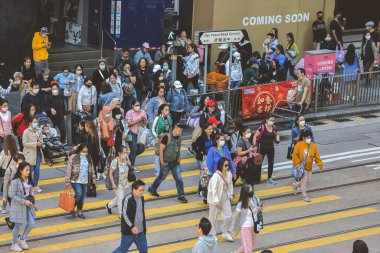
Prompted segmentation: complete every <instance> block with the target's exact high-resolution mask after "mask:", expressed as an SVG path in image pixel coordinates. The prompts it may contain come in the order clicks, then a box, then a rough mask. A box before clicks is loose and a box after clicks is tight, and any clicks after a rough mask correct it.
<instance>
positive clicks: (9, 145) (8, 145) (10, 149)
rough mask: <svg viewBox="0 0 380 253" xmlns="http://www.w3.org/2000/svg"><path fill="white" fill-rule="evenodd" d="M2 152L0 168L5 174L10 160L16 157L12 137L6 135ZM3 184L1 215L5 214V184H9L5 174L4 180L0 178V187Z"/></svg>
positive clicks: (6, 190) (15, 146)
mask: <svg viewBox="0 0 380 253" xmlns="http://www.w3.org/2000/svg"><path fill="white" fill-rule="evenodd" d="M3 148H4V149H3V150H2V151H1V153H0V168H2V169H3V170H5V173H7V171H8V168H9V167H10V166H11V162H12V158H13V157H14V156H15V155H17V152H18V151H17V145H16V140H15V138H14V137H13V135H7V136H5V138H4V144H3ZM1 184H3V190H2V191H3V205H2V206H1V207H0V211H1V212H2V213H6V207H7V196H8V193H7V192H8V189H7V188H8V187H7V186H6V184H9V182H6V178H5V174H4V178H0V185H1Z"/></svg>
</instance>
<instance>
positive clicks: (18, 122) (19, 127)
mask: <svg viewBox="0 0 380 253" xmlns="http://www.w3.org/2000/svg"><path fill="white" fill-rule="evenodd" d="M28 127H29V123H28V122H27V121H26V120H25V119H24V114H22V113H19V114H17V115H16V116H14V117H13V119H12V129H15V128H16V133H15V134H16V135H17V136H18V137H22V135H23V133H24V131H25V130H26V129H27V128H28Z"/></svg>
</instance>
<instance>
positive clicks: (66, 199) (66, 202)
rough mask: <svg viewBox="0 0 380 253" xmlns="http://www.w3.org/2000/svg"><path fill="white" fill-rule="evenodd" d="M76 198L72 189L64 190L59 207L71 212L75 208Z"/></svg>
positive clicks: (60, 196)
mask: <svg viewBox="0 0 380 253" xmlns="http://www.w3.org/2000/svg"><path fill="white" fill-rule="evenodd" d="M74 205H75V198H74V197H73V195H72V193H71V192H70V191H64V192H61V193H60V194H59V203H58V207H60V208H62V209H63V210H65V211H68V212H71V211H74V210H75V207H74Z"/></svg>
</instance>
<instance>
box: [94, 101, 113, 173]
mask: <svg viewBox="0 0 380 253" xmlns="http://www.w3.org/2000/svg"><path fill="white" fill-rule="evenodd" d="M95 125H96V128H97V129H98V135H99V138H100V145H101V147H102V149H103V152H104V155H105V156H106V157H108V156H109V152H110V148H112V147H113V146H114V145H115V142H114V141H113V128H114V122H113V119H112V111H111V109H110V108H109V107H108V106H103V109H102V110H101V111H100V112H99V116H98V118H96V119H95ZM101 173H103V171H102V172H101Z"/></svg>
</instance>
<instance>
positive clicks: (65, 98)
mask: <svg viewBox="0 0 380 253" xmlns="http://www.w3.org/2000/svg"><path fill="white" fill-rule="evenodd" d="M59 95H61V96H62V97H63V102H64V105H65V111H66V112H67V111H68V107H69V98H68V97H65V96H64V95H65V94H64V89H59Z"/></svg>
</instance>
